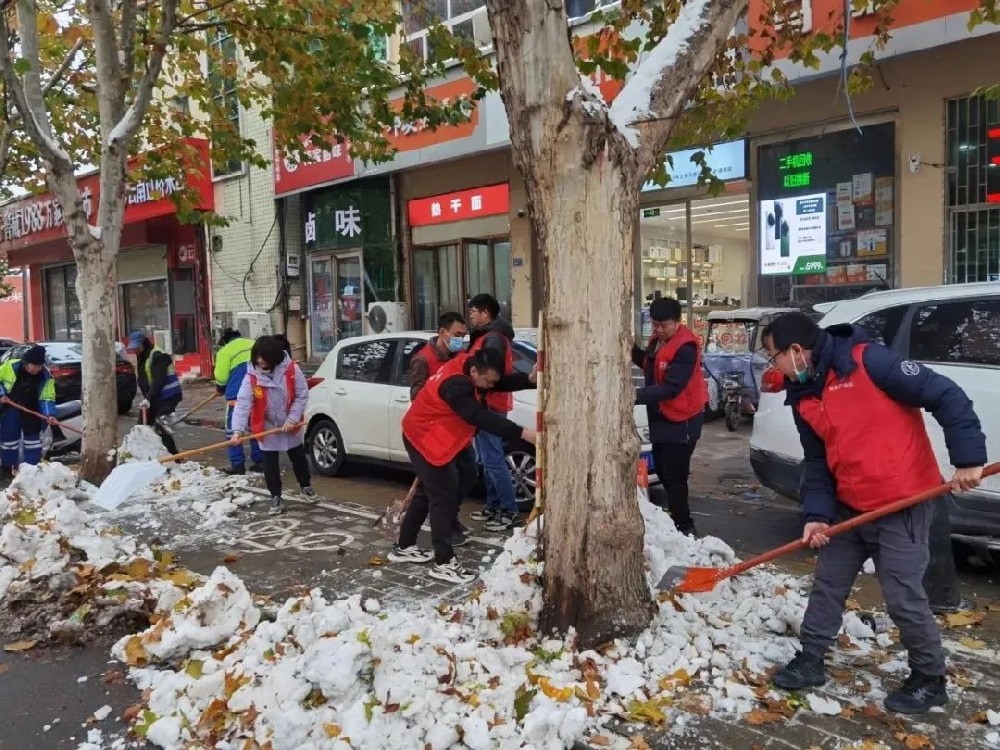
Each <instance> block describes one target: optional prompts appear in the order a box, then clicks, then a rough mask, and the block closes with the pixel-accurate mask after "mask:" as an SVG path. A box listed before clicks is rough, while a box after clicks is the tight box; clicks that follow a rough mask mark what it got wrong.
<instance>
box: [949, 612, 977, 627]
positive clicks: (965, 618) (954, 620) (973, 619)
mask: <svg viewBox="0 0 1000 750" xmlns="http://www.w3.org/2000/svg"><path fill="white" fill-rule="evenodd" d="M985 619H986V613H985V612H972V611H966V612H951V613H950V614H947V615H945V616H944V624H945V625H946V626H947V627H949V628H964V627H966V626H968V625H979V624H980V623H981V622H982V621H983V620H985Z"/></svg>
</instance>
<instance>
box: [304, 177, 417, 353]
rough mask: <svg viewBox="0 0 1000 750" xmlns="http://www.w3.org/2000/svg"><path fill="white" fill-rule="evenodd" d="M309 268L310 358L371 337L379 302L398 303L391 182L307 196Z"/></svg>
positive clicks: (350, 185) (364, 183) (359, 184)
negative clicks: (371, 312)
mask: <svg viewBox="0 0 1000 750" xmlns="http://www.w3.org/2000/svg"><path fill="white" fill-rule="evenodd" d="M302 210H303V214H304V239H305V249H306V257H305V265H306V278H307V283H308V290H309V308H308V311H309V356H310V358H311V359H319V358H322V357H323V356H324V355H325V354H327V353H328V352H329V351H331V350H332V349H333V347H334V346H335V345H336V343H337V342H338V341H339V340H341V339H344V338H349V337H351V336H361V335H363V334H366V333H370V332H371V331H370V330H368V328H367V325H366V319H365V314H366V312H367V310H368V307H369V306H370V305H371V304H372V303H374V302H381V303H394V302H395V301H396V300H397V299H398V297H399V291H398V289H397V288H396V286H397V285H396V279H397V277H398V275H397V273H396V265H397V260H396V252H395V246H394V243H393V240H392V209H391V198H390V190H389V180H388V178H374V179H368V180H358V181H354V182H350V183H347V184H344V185H342V186H339V187H331V188H325V189H322V190H314V191H311V192H308V193H304V194H303V196H302Z"/></svg>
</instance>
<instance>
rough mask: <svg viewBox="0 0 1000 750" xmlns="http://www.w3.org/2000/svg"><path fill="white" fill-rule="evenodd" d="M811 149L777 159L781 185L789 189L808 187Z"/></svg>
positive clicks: (810, 171)
mask: <svg viewBox="0 0 1000 750" xmlns="http://www.w3.org/2000/svg"><path fill="white" fill-rule="evenodd" d="M812 167H813V154H812V151H803V152H801V153H798V154H788V155H786V156H782V157H781V158H780V159H778V172H780V173H781V185H782V187H784V188H787V189H789V190H795V189H797V188H804V187H809V186H810V185H811V184H812Z"/></svg>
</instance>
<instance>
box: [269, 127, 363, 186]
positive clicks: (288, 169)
mask: <svg viewBox="0 0 1000 750" xmlns="http://www.w3.org/2000/svg"><path fill="white" fill-rule="evenodd" d="M302 144H303V146H308V148H307V151H308V153H309V155H310V156H311V157H312V159H313V160H312V161H311V162H302V163H299V162H297V161H295V160H294V159H290V158H288V157H287V156H281V157H280V158H279V156H278V152H277V144H275V146H274V159H273V161H274V194H275V196H282V195H287V194H289V193H292V192H294V191H296V190H302V189H303V188H308V187H312V186H313V185H322V184H323V183H327V182H333V181H334V180H342V179H343V178H345V177H353V176H354V159H353V158H351V149H350V143H349V142H347V141H345V142H344V143H337V141H336V140H334V139H333V137H332V136H331V138H330V141H329V143H328V144H327V146H326V148H317V147H316V146H313V145H312V144H311V143H310V142H309V137H308V136H303V137H302Z"/></svg>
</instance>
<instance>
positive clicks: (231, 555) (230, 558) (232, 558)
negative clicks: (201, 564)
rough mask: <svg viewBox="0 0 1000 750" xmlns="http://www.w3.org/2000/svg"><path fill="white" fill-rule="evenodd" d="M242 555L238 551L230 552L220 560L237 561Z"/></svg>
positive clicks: (226, 561)
mask: <svg viewBox="0 0 1000 750" xmlns="http://www.w3.org/2000/svg"><path fill="white" fill-rule="evenodd" d="M242 557H243V555H241V554H240V553H239V552H230V553H229V554H228V555H226V556H225V557H223V558H222V562H224V563H234V562H239V561H240V558H242Z"/></svg>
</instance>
